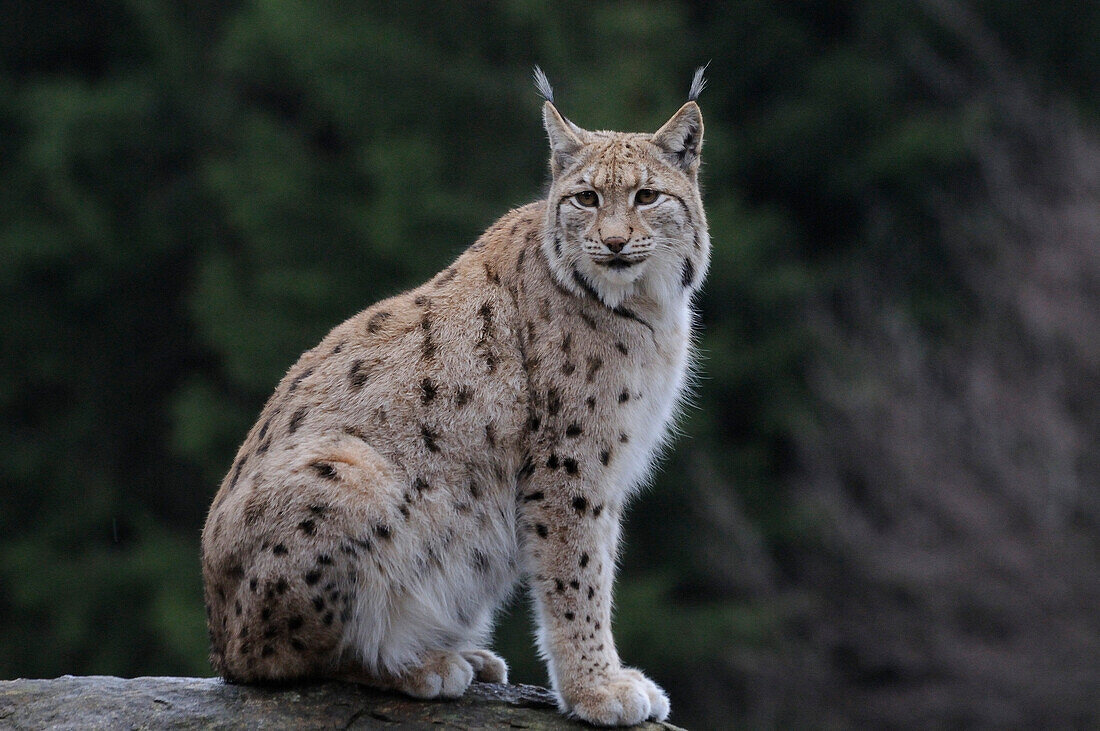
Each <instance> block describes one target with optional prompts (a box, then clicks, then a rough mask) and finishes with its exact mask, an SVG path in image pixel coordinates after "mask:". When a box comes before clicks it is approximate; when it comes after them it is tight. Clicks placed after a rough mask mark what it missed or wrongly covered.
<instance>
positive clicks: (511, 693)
mask: <svg viewBox="0 0 1100 731" xmlns="http://www.w3.org/2000/svg"><path fill="white" fill-rule="evenodd" d="M385 727H393V728H405V729H428V728H431V729H447V728H452V729H486V728H489V729H491V728H521V729H574V728H590V727H589V726H587V724H583V723H580V722H577V721H574V720H570V719H567V718H564V717H563V716H561V715H560V714H559V713H558V712H557V711H556V710H555V706H554V698H553V696H552V695H551V694H550V692H549V691H547V690H546V689H545V688H539V687H537V686H533V685H494V684H491V683H474V684H473V685H471V686H470V689H469V690H468V691H467V692H466V695H465V696H463V697H462V698H460V699H458V700H455V701H417V700H414V699H412V698H406V697H404V696H399V695H392V694H389V693H383V692H380V691H376V690H371V689H369V688H364V687H361V686H357V685H349V684H347V683H317V684H311V685H293V686H286V687H279V688H274V687H258V686H247V685H232V684H229V683H226V682H224V681H222V680H220V679H218V678H133V679H126V678H113V677H108V676H86V677H76V676H72V675H66V676H64V677H61V678H57V679H54V680H5V681H0V728H14V729H246V728H247V729H255V728H271V729H322V728H323V729H333V728H337V729H364V728H385ZM636 728H642V729H654V730H656V729H676V727H675V726H672V725H670V724H665V723H647V724H643V725H642V726H638V727H636Z"/></svg>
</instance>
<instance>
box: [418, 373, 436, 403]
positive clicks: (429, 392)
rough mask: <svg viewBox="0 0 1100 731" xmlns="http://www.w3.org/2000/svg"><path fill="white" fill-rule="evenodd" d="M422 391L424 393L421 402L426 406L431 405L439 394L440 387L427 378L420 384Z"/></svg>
mask: <svg viewBox="0 0 1100 731" xmlns="http://www.w3.org/2000/svg"><path fill="white" fill-rule="evenodd" d="M420 390H421V391H423V392H424V393H422V394H421V395H420V400H421V401H422V402H424V403H426V404H430V403H431V402H432V399H434V398H435V394H436V393H437V392H438V390H439V387H438V386H436V385H435V382H434V381H432V379H430V378H425V379H424V380H423V381H421V382H420Z"/></svg>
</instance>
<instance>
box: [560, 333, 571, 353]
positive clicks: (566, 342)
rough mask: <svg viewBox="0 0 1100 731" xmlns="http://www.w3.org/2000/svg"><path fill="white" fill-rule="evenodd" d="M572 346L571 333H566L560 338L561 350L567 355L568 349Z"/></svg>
mask: <svg viewBox="0 0 1100 731" xmlns="http://www.w3.org/2000/svg"><path fill="white" fill-rule="evenodd" d="M572 346H573V333H566V334H565V337H564V338H562V339H561V352H563V353H565V354H566V355H569V351H570V349H571V348H572Z"/></svg>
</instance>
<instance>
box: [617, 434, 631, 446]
mask: <svg viewBox="0 0 1100 731" xmlns="http://www.w3.org/2000/svg"><path fill="white" fill-rule="evenodd" d="M619 441H620V442H622V443H623V444H626V443H627V442H629V441H630V435H629V434H627V433H626V432H621V433H620V434H619Z"/></svg>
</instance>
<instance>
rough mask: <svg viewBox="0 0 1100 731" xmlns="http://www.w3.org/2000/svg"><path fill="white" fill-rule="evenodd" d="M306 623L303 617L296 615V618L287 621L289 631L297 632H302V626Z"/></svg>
mask: <svg viewBox="0 0 1100 731" xmlns="http://www.w3.org/2000/svg"><path fill="white" fill-rule="evenodd" d="M304 623H305V622H304V620H303V619H302V618H301V617H299V616H297V615H295V616H293V617H291V618H290V619H288V620H287V623H286V628H287V631H289V632H297V631H298V630H300V629H301V628H302V625H303V624H304Z"/></svg>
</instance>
